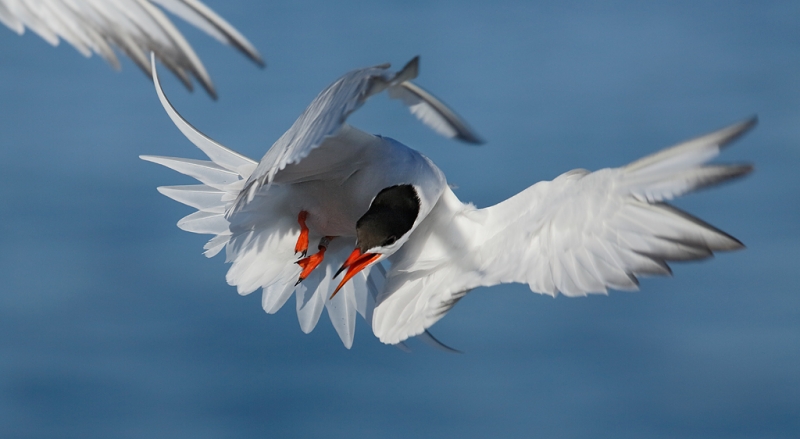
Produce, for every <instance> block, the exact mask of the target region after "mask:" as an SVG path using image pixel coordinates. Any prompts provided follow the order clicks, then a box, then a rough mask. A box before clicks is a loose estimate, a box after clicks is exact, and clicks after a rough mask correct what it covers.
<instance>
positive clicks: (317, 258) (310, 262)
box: [295, 236, 334, 285]
mask: <svg viewBox="0 0 800 439" xmlns="http://www.w3.org/2000/svg"><path fill="white" fill-rule="evenodd" d="M333 238H334V237H333V236H326V237H324V238H322V239H320V241H319V246H318V247H317V249H318V250H319V251H318V252H317V253H315V254H313V255H311V256H309V257H307V258H303V259H300V260H299V261H297V262H295V264H297V265H299V266H300V267H302V268H303V271H302V272H301V273H300V278H298V279H297V283H295V285H298V284H300V282H302V281H304V280H305V278H307V277H308V275H309V274H311V272H312V271H314V269H315V268H317V267H318V266H319V264H321V263H322V260H323V259H324V258H325V250H327V249H328V243H330V242H331V239H333Z"/></svg>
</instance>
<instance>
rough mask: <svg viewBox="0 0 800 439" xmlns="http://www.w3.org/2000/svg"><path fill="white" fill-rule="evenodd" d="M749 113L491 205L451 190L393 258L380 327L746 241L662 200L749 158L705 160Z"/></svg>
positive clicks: (399, 327) (386, 336) (592, 283)
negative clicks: (524, 288)
mask: <svg viewBox="0 0 800 439" xmlns="http://www.w3.org/2000/svg"><path fill="white" fill-rule="evenodd" d="M755 123H756V119H755V118H753V119H750V120H747V121H744V122H741V123H738V124H735V125H732V126H730V127H727V128H724V129H722V130H719V131H717V132H714V133H711V134H708V135H706V136H702V137H699V138H697V139H694V140H691V141H688V142H685V143H683V144H680V145H677V146H674V147H672V148H669V149H666V150H663V151H661V152H658V153H656V154H653V155H651V156H648V157H645V158H643V159H640V160H638V161H636V162H633V163H631V164H629V165H628V166H625V167H622V168H615V169H602V170H600V171H597V172H591V173H590V172H589V171H586V170H574V171H570V172H567V173H565V174H563V175H561V176H559V177H558V178H556V179H555V180H553V181H548V182H540V183H537V184H535V185H533V186H531V187H529V188H528V189H526V190H524V191H523V192H521V193H519V194H517V195H515V196H514V197H512V198H510V199H508V200H506V201H503V202H501V203H499V204H497V205H495V206H492V207H489V208H486V209H480V210H479V209H475V208H474V207H472V206H468V205H464V204H462V203H461V202H460V201H458V199H457V198H456V197H455V195H454V194H453V193H452V192H450V191H447V192H446V193H445V194H444V195H443V196H442V199H440V201H439V204H438V205H437V206H436V207H435V208H434V211H433V212H431V214H430V215H429V216H428V217H427V218H426V219H425V221H423V223H421V224H420V226H419V227H418V228H417V230H416V231H415V232H414V234H413V235H412V237H411V239H410V240H409V241H408V242H407V243H406V244H405V245H404V246H403V248H401V249H400V251H398V252H397V253H395V254H394V255H393V256H392V257H391V258H390V261H391V263H392V270H391V271H390V272H389V274H388V278H387V284H386V287H385V289H384V291H383V293H382V294H381V295H380V296H379V297H378V299H377V301H378V305H377V308H376V309H375V313H374V318H373V331H374V332H375V335H377V336H378V337H379V338H380V339H381V341H383V342H384V343H398V342H400V341H402V340H404V339H406V338H407V337H410V336H413V335H417V334H420V333H422V332H423V331H424V330H425V329H426V328H428V327H429V326H431V325H432V324H434V323H435V322H436V321H437V320H439V319H440V318H441V317H442V316H443V315H444V314H445V313H447V311H449V309H450V308H451V307H452V306H453V305H454V304H455V303H456V302H457V301H458V300H459V299H460V298H461V297H462V296H463V295H464V294H466V293H467V292H468V291H469V290H470V289H473V288H476V287H479V286H490V285H496V284H499V283H509V282H519V283H526V284H528V285H529V286H530V288H531V290H533V291H534V292H537V293H543V294H549V295H552V296H555V295H557V294H558V293H562V294H564V295H565V296H585V295H587V294H590V293H606V292H607V290H608V289H609V288H611V289H618V290H636V289H637V286H638V281H637V276H647V275H666V274H669V273H670V269H669V267H668V266H667V262H668V261H685V260H696V259H702V258H706V257H709V256H711V255H712V253H713V252H715V251H729V250H736V249H739V248H741V247H742V244H741V243H740V242H739V241H737V240H736V239H735V238H733V237H731V236H730V235H728V234H726V233H724V232H722V231H720V230H719V229H716V228H714V227H713V226H711V225H709V224H707V223H705V222H703V221H701V220H699V219H697V218H695V217H693V216H691V215H689V214H687V213H685V212H682V211H680V210H678V209H676V208H674V207H672V206H670V205H668V204H665V201H666V200H669V199H672V198H674V197H677V196H680V195H683V194H685V193H687V192H690V191H693V190H697V189H700V188H703V187H707V186H711V185H714V184H717V183H721V182H723V181H727V180H730V179H733V178H736V177H741V176H743V175H745V174H747V173H748V172H750V171H751V170H752V167H751V166H749V165H706V164H705V163H706V162H707V161H709V160H710V159H712V158H713V157H715V156H716V155H718V154H719V152H720V149H721V148H722V147H723V146H724V145H726V144H728V143H729V142H731V141H732V140H734V139H736V138H737V137H739V136H740V135H742V134H743V133H744V132H746V131H747V130H749V129H750V128H752V127H753V126H754V125H755Z"/></svg>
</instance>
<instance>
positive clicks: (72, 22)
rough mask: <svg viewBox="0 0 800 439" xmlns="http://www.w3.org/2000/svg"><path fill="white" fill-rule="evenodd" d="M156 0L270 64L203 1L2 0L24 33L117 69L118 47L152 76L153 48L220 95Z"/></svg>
mask: <svg viewBox="0 0 800 439" xmlns="http://www.w3.org/2000/svg"><path fill="white" fill-rule="evenodd" d="M156 4H158V5H160V6H161V7H163V8H164V9H166V10H168V11H170V12H171V13H173V14H175V15H177V16H178V17H181V18H182V19H183V20H185V21H187V22H189V23H191V24H192V25H194V26H196V27H197V28H199V29H201V30H202V31H204V32H205V33H207V34H209V35H211V36H212V37H214V38H215V39H217V40H219V41H220V42H222V43H224V44H228V45H231V46H233V47H235V48H236V49H238V50H239V51H241V52H242V53H243V54H245V55H246V56H247V57H248V58H250V59H251V60H253V61H254V62H255V63H257V64H258V65H260V66H263V65H264V61H263V60H262V58H261V55H260V54H259V53H258V51H257V50H256V48H255V47H253V45H252V44H251V43H250V42H249V41H248V40H247V38H245V37H244V36H243V35H242V34H240V33H239V31H237V30H236V29H235V28H234V27H233V26H231V25H230V24H229V23H228V22H227V21H225V20H224V19H223V18H222V17H220V16H219V15H217V14H216V13H215V12H214V11H212V10H211V9H210V8H209V7H208V6H206V5H205V4H203V3H201V2H200V1H199V0H0V22H2V23H3V24H5V25H6V26H7V27H8V28H10V29H11V30H13V31H14V32H16V33H17V34H19V35H22V34H23V33H25V28H28V29H30V30H32V31H33V32H35V33H36V34H38V35H39V36H40V37H42V38H43V39H44V40H45V41H47V42H48V43H50V44H51V45H53V46H57V45H58V44H59V41H60V40H61V39H63V40H64V41H66V42H68V43H69V44H71V45H72V46H73V47H74V48H75V49H77V50H78V52H80V53H81V54H82V55H83V56H85V57H87V58H88V57H90V56H91V55H92V53H96V54H97V55H99V56H100V57H102V58H103V59H104V60H106V62H108V63H109V64H110V65H111V66H112V67H113V68H114V69H116V70H119V69H120V63H119V60H118V59H117V56H116V55H115V53H114V50H113V47H116V48H117V49H119V50H120V51H122V52H123V53H124V54H125V55H127V56H129V57H130V58H131V59H132V60H133V61H134V62H135V63H136V65H138V66H139V67H140V68H141V69H142V70H143V71H144V72H145V74H146V75H148V76H149V75H150V63H149V59H148V53H150V52H154V53H155V54H156V57H157V58H158V59H159V60H160V61H161V62H163V63H164V65H166V66H167V68H169V69H170V70H171V71H172V72H173V73H174V74H175V75H176V76H177V77H178V78H179V79H180V80H181V82H183V84H184V86H186V88H187V89H189V90H192V88H193V86H192V79H191V77H192V76H194V77H195V79H196V80H197V81H198V82H199V83H200V84H201V85H202V86H203V88H205V90H206V91H207V92H208V94H209V95H211V97H212V98H214V99H216V97H217V93H216V91H215V89H214V85H213V84H212V82H211V78H210V76H209V75H208V72H207V71H206V69H205V67H204V66H203V63H202V62H201V61H200V58H199V57H198V56H197V54H196V53H195V52H194V50H193V49H192V46H191V45H190V44H189V42H188V41H186V39H185V38H184V36H183V34H181V33H180V31H178V29H177V28H176V27H175V25H174V24H173V23H172V22H171V21H170V19H169V18H167V16H166V15H165V14H164V12H163V11H162V10H161V9H160V8H158V7H157V6H155V5H156Z"/></svg>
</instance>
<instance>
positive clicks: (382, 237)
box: [356, 184, 420, 253]
mask: <svg viewBox="0 0 800 439" xmlns="http://www.w3.org/2000/svg"><path fill="white" fill-rule="evenodd" d="M419 209H420V201H419V196H418V195H417V191H416V190H415V189H414V187H413V186H411V185H408V184H401V185H397V186H391V187H387V188H385V189H383V190H381V191H380V192H378V195H377V196H376V197H375V199H374V200H372V204H370V206H369V210H367V213H365V214H364V215H363V216H362V217H361V218H359V219H358V222H357V223H356V237H357V239H358V248H359V250H361V252H362V253H366V252H367V250H369V249H371V248H375V247H386V246H389V245H392V244H394V243H395V241H397V240H398V239H400V237H402V236H403V235H405V234H406V233H408V231H409V230H411V227H412V226H414V221H416V220H417V215H419Z"/></svg>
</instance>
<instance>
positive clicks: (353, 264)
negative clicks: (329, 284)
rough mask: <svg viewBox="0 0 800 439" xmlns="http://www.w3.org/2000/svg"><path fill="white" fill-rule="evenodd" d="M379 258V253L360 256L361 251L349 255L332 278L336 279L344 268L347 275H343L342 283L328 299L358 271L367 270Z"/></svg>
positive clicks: (356, 250) (354, 251) (357, 250)
mask: <svg viewBox="0 0 800 439" xmlns="http://www.w3.org/2000/svg"><path fill="white" fill-rule="evenodd" d="M380 257H381V254H380V253H364V254H363V255H362V254H361V250H359V249H355V250H353V253H350V256H348V257H347V260H346V261H344V264H342V267H341V268H339V270H338V271H337V272H336V274H334V275H333V277H336V276H338V275H339V273H341V272H342V271H344V269H345V268H346V269H347V273H345V275H344V278H342V281H341V282H339V286H337V287H336V289H335V290H333V294H331V297H330V299H333V296H335V295H336V293H338V292H339V290H340V289H341V288H342V287H343V286H344V284H346V283H347V281H349V280H350V279H352V278H353V276H355V275H356V274H358V272H359V271H361V270H363V269H365V268H367V267H368V266H369V264H371V263H373V262H375V261H376V260H377V259H378V258H380Z"/></svg>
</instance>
